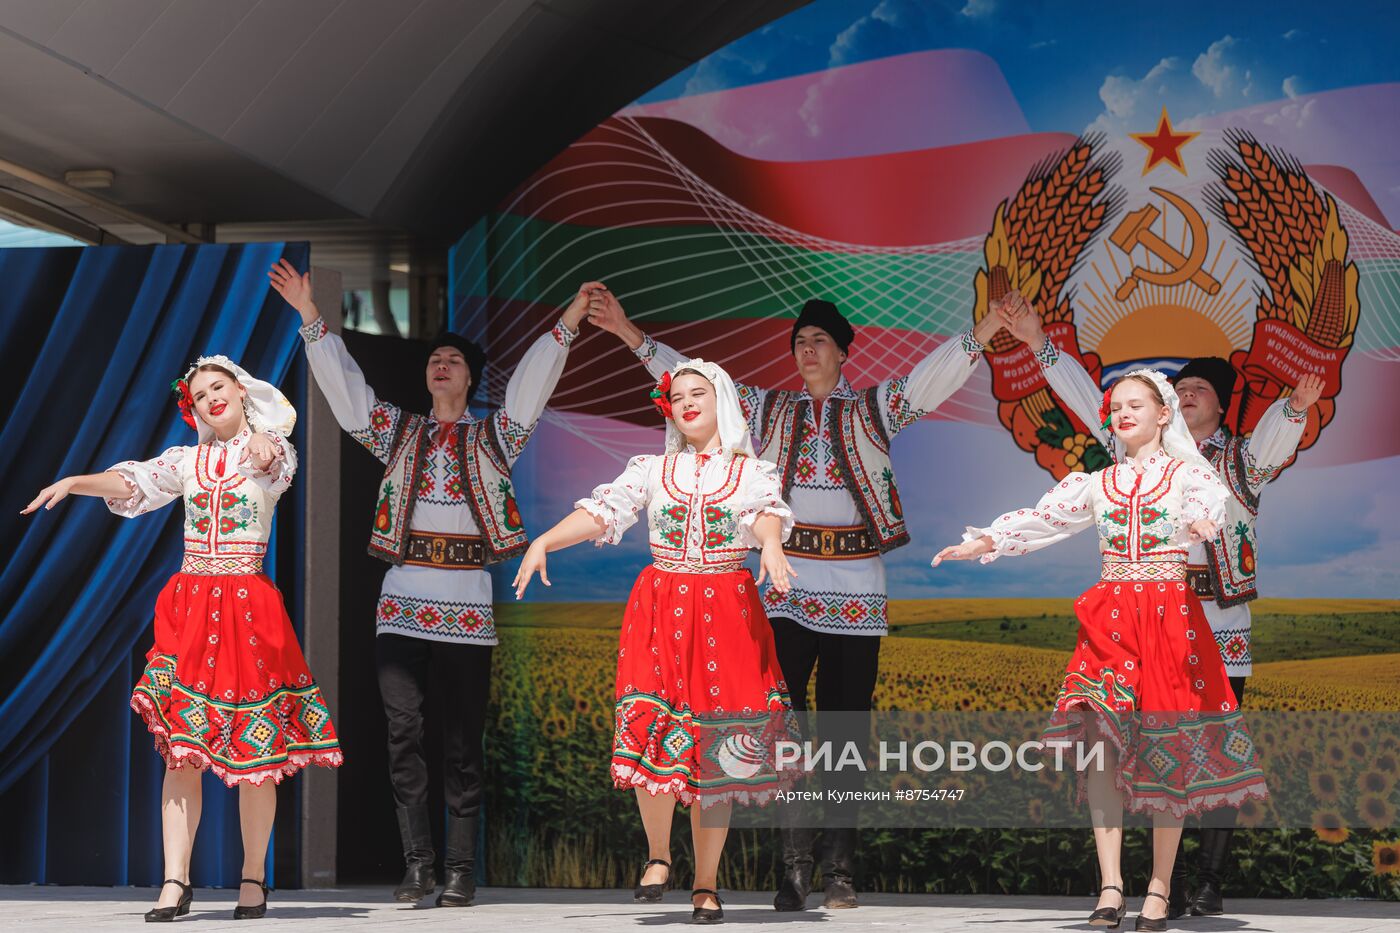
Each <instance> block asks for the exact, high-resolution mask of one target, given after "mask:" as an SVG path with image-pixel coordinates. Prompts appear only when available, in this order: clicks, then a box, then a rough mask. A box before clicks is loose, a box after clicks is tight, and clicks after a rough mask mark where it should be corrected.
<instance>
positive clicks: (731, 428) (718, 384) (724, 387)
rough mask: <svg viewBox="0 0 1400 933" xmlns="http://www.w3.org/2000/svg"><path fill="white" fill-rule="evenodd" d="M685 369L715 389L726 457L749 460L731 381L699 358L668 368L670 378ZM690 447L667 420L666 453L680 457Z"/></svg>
mask: <svg viewBox="0 0 1400 933" xmlns="http://www.w3.org/2000/svg"><path fill="white" fill-rule="evenodd" d="M687 369H692V370H694V371H695V372H697V373H699V374H700V375H702V376H704V377H705V378H706V379H708V380H710V384H711V385H713V386H714V387H715V420H716V422H717V423H718V426H719V443H720V446H721V447H722V448H724V450H725V451H727V452H729V453H738V454H747V455H748V456H750V457H752V456H753V455H754V452H753V442H752V441H751V440H750V438H749V423H748V422H747V421H745V420H744V410H743V409H742V408H740V407H739V393H738V391H737V390H736V389H735V388H734V380H733V379H730V378H729V373H727V372H725V371H724V370H723V369H722V368H721V367H720V366H719V364H718V363H709V362H706V361H705V360H702V359H700V358H699V357H697V358H695V359H693V360H684V361H682V362H680V363H677V364H676V365H675V366H672V367H671V372H670V375H671V378H672V379H674V378H675V377H676V374H677V373H679V372H681V371H683V370H687ZM688 443H690V442H689V441H687V440H686V439H685V435H684V434H682V433H681V432H680V429H679V428H677V427H676V422H675V421H674V420H673V419H671V418H667V419H666V452H667V453H668V454H674V453H679V452H680V451H682V450H685V448H686V445H687V444H688Z"/></svg>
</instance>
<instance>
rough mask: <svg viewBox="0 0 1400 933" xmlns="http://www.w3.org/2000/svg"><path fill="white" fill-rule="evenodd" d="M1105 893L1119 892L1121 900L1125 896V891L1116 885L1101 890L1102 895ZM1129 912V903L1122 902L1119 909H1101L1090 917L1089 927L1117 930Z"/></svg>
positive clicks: (1109, 885)
mask: <svg viewBox="0 0 1400 933" xmlns="http://www.w3.org/2000/svg"><path fill="white" fill-rule="evenodd" d="M1105 891H1117V892H1118V896H1119V898H1120V899H1121V898H1122V896H1123V889H1122V888H1120V887H1118V885H1116V884H1106V885H1104V886H1103V887H1101V888H1099V893H1100V894H1102V893H1103V892H1105ZM1127 912H1128V905H1127V902H1126V901H1122V900H1120V901H1119V903H1118V906H1117V907H1099V908H1097V909H1096V910H1095V911H1094V912H1093V913H1091V914H1090V915H1089V926H1091V927H1108V928H1109V929H1110V930H1116V929H1118V925H1119V924H1121V923H1122V922H1123V915H1124V914H1125V913H1127Z"/></svg>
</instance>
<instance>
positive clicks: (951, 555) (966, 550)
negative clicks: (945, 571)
mask: <svg viewBox="0 0 1400 933" xmlns="http://www.w3.org/2000/svg"><path fill="white" fill-rule="evenodd" d="M994 547H995V545H994V544H993V543H992V539H991V538H989V537H987V536H986V535H983V536H982V537H980V538H974V539H973V540H971V541H964V542H963V543H962V544H954V545H952V546H951V547H945V548H944V549H943V550H941V551H939V552H938V553H937V554H935V555H933V566H934V567H937V566H938V565H939V564H941V563H943V562H944V561H945V560H972V559H973V558H974V557H981V556H982V555H983V554H990V553H991V551H992V549H993V548H994Z"/></svg>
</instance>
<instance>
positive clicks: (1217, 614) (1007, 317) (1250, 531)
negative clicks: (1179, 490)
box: [1000, 292, 1323, 919]
mask: <svg viewBox="0 0 1400 933" xmlns="http://www.w3.org/2000/svg"><path fill="white" fill-rule="evenodd" d="M1000 316H1001V318H1002V320H1003V321H1004V322H1005V324H1006V328H1007V330H1008V331H1009V332H1010V333H1011V334H1012V336H1014V337H1016V338H1017V339H1018V340H1021V341H1022V342H1024V343H1025V344H1026V345H1027V346H1028V347H1030V348H1031V349H1032V350H1033V351H1034V352H1035V357H1036V359H1037V360H1039V361H1040V367H1041V371H1042V372H1043V373H1044V375H1045V380H1046V382H1048V383H1049V384H1050V388H1052V389H1054V390H1055V394H1056V395H1058V396H1059V397H1060V398H1061V399H1063V400H1064V403H1065V404H1066V405H1067V406H1068V407H1069V409H1070V410H1071V411H1073V412H1074V413H1075V414H1076V415H1077V416H1078V417H1079V419H1080V420H1081V421H1083V422H1084V423H1085V424H1088V425H1090V426H1091V429H1092V430H1093V432H1094V436H1095V437H1096V438H1098V441H1099V443H1100V444H1102V445H1103V446H1104V449H1105V450H1108V451H1109V452H1110V453H1111V454H1112V455H1113V456H1114V457H1115V458H1117V457H1120V456H1121V455H1122V445H1121V444H1120V443H1119V442H1118V441H1116V440H1115V439H1114V438H1113V437H1112V436H1111V435H1110V434H1109V433H1108V432H1107V431H1105V430H1104V429H1103V428H1102V427H1101V426H1100V425H1098V424H1096V423H1095V421H1094V409H1095V407H1096V406H1097V405H1098V399H1099V388H1098V384H1097V383H1096V382H1095V381H1094V377H1093V376H1090V375H1089V374H1088V373H1087V372H1086V371H1085V370H1084V367H1083V366H1081V365H1080V364H1079V361H1078V360H1077V359H1075V358H1074V356H1073V355H1071V354H1068V353H1061V352H1060V351H1059V349H1058V348H1056V346H1055V345H1054V344H1053V343H1051V342H1050V341H1049V340H1048V339H1046V336H1045V330H1044V328H1043V327H1042V326H1041V321H1040V315H1039V314H1037V313H1036V312H1035V311H1034V310H1033V309H1032V308H1031V307H1030V304H1029V303H1028V302H1027V301H1026V300H1025V298H1023V297H1022V296H1021V295H1020V294H1019V293H1016V292H1011V293H1010V294H1008V295H1007V296H1006V298H1005V300H1004V301H1003V303H1002V305H1001V308H1000ZM1235 379H1236V376H1235V370H1234V367H1232V366H1231V365H1230V363H1229V362H1228V361H1227V360H1224V359H1221V358H1220V357H1215V356H1204V357H1197V358H1195V359H1192V360H1188V361H1187V363H1186V365H1185V366H1183V367H1182V368H1181V369H1179V370H1178V371H1177V373H1176V376H1175V378H1174V379H1173V384H1174V385H1175V387H1176V391H1177V394H1178V395H1179V396H1180V397H1181V414H1182V417H1183V418H1184V419H1185V420H1186V427H1187V428H1189V429H1190V431H1191V438H1192V440H1194V441H1195V442H1196V445H1197V448H1198V449H1199V450H1200V452H1201V455H1202V456H1203V457H1205V458H1206V459H1207V460H1209V461H1210V465H1211V466H1212V467H1213V468H1214V469H1215V471H1216V473H1217V474H1219V476H1220V478H1221V479H1222V480H1224V481H1225V486H1226V488H1228V489H1229V491H1230V496H1229V498H1228V499H1226V500H1225V522H1224V524H1223V525H1222V526H1221V528H1220V531H1219V533H1218V534H1217V535H1216V537H1215V538H1214V539H1213V540H1210V541H1200V542H1197V543H1195V544H1193V545H1191V550H1190V553H1189V554H1188V555H1187V558H1186V564H1187V566H1186V582H1187V585H1189V586H1190V587H1191V589H1192V590H1193V591H1194V592H1195V593H1196V595H1197V596H1199V597H1200V599H1201V606H1202V608H1203V609H1204V610H1205V614H1206V618H1207V619H1208V620H1210V628H1211V632H1212V633H1213V634H1214V636H1215V643H1216V646H1217V647H1219V649H1220V656H1221V658H1223V659H1224V661H1225V672H1226V674H1228V675H1229V677H1230V689H1231V690H1233V691H1234V694H1235V700H1236V701H1237V702H1239V703H1243V702H1244V693H1245V683H1246V680H1247V679H1248V677H1249V674H1250V672H1251V670H1252V669H1253V662H1252V658H1251V656H1250V647H1249V640H1250V639H1249V635H1250V627H1251V617H1250V611H1249V604H1250V602H1251V601H1253V600H1254V599H1255V598H1256V597H1257V596H1258V589H1257V588H1256V586H1255V576H1256V571H1257V565H1258V555H1257V548H1256V541H1257V538H1256V536H1255V530H1254V527H1255V522H1256V520H1257V518H1258V515H1259V505H1260V497H1261V496H1262V494H1263V491H1264V487H1265V486H1266V485H1267V484H1269V483H1270V482H1272V481H1273V480H1274V479H1275V478H1276V477H1277V476H1278V475H1279V472H1280V471H1281V470H1282V469H1283V467H1284V464H1286V463H1287V462H1288V460H1289V458H1290V457H1292V456H1293V455H1294V454H1295V453H1296V452H1297V450H1298V444H1299V442H1300V441H1302V439H1303V430H1304V429H1305V428H1306V427H1307V423H1308V409H1309V408H1311V407H1312V406H1313V404H1315V403H1316V402H1317V400H1318V398H1320V397H1321V395H1322V388H1323V382H1322V378H1321V377H1320V376H1315V375H1307V376H1304V377H1303V378H1302V379H1301V380H1299V382H1298V385H1297V386H1296V387H1295V388H1294V389H1293V391H1292V393H1291V394H1289V395H1288V396H1286V397H1285V398H1281V399H1279V400H1278V401H1276V402H1274V403H1273V404H1272V405H1270V406H1269V407H1268V408H1267V409H1265V410H1264V412H1263V414H1262V415H1261V416H1260V418H1259V422H1258V423H1257V424H1256V425H1255V426H1254V431H1253V433H1251V434H1250V436H1249V437H1247V438H1246V437H1241V436H1238V435H1235V434H1233V433H1231V432H1230V430H1229V428H1227V427H1225V426H1224V424H1223V423H1222V421H1223V419H1224V417H1225V412H1226V411H1227V410H1228V409H1229V408H1230V400H1231V397H1232V396H1233V394H1234V387H1235ZM1236 816H1237V811H1236V810H1235V809H1234V808H1233V807H1222V808H1220V809H1219V810H1215V811H1212V812H1211V813H1210V814H1209V816H1208V817H1207V818H1206V819H1204V820H1203V821H1202V822H1203V825H1202V827H1201V830H1200V842H1201V845H1200V849H1199V851H1198V858H1197V862H1196V865H1195V868H1196V888H1195V890H1194V892H1190V894H1189V895H1188V891H1187V884H1188V881H1189V878H1188V874H1187V871H1188V868H1189V867H1190V866H1188V865H1187V864H1186V859H1185V858H1184V853H1183V852H1182V851H1181V850H1178V851H1177V858H1176V862H1175V870H1176V875H1175V876H1174V877H1173V878H1172V894H1171V909H1170V912H1169V917H1170V918H1172V919H1175V918H1176V917H1179V916H1181V915H1182V914H1184V913H1186V912H1187V911H1188V910H1189V911H1190V912H1191V913H1192V914H1193V915H1195V916H1198V917H1199V916H1215V915H1218V914H1222V913H1224V912H1225V903H1224V893H1223V885H1224V881H1225V871H1226V865H1227V862H1228V857H1229V853H1230V841H1231V837H1232V836H1233V835H1234V827H1235V818H1236Z"/></svg>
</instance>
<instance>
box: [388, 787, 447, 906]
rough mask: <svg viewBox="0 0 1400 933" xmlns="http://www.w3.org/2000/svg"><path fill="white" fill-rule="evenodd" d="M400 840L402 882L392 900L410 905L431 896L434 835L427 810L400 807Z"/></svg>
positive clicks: (398, 813)
mask: <svg viewBox="0 0 1400 933" xmlns="http://www.w3.org/2000/svg"><path fill="white" fill-rule="evenodd" d="M397 815H398V818H399V839H400V840H401V841H402V842H403V860H404V863H405V866H406V867H405V869H404V873H403V880H402V881H400V882H399V886H398V887H397V888H395V889H394V900H396V901H403V902H404V903H406V904H412V903H414V902H416V901H418V900H420V899H422V898H425V897H427V896H428V895H429V894H432V893H433V888H435V887H437V880H436V879H434V878H433V858H434V856H435V855H436V853H435V852H433V833H432V830H431V828H430V826H431V824H430V823H429V821H428V808H427V807H421V806H420V807H399V808H398V811H397Z"/></svg>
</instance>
